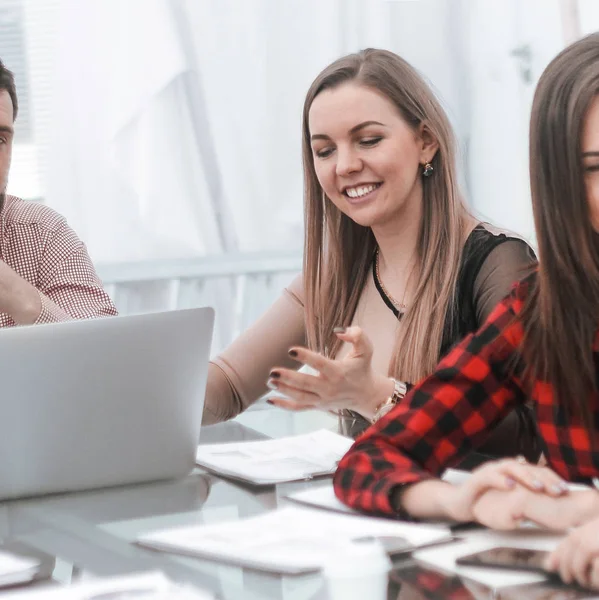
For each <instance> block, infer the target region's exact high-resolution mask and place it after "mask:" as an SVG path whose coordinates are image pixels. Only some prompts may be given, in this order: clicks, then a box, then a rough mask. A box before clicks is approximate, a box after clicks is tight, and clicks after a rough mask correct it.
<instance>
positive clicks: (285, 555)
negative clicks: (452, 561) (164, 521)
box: [138, 506, 452, 574]
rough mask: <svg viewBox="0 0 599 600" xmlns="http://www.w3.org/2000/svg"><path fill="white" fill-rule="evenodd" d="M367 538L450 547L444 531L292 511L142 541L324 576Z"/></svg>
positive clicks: (159, 533)
mask: <svg viewBox="0 0 599 600" xmlns="http://www.w3.org/2000/svg"><path fill="white" fill-rule="evenodd" d="M363 537H377V538H385V540H386V541H388V540H389V538H390V537H395V538H398V539H400V541H401V542H405V544H406V545H411V546H413V547H422V546H426V545H430V544H435V543H441V542H444V541H450V540H451V539H452V538H451V535H450V533H449V530H448V529H447V528H446V527H443V526H432V525H431V526H429V525H423V524H418V525H417V524H414V523H401V522H396V521H390V520H388V519H377V518H374V517H359V516H355V515H343V514H334V513H331V512H326V511H320V510H313V509H310V508H303V507H295V506H289V507H286V508H283V509H279V510H275V511H272V512H268V513H266V514H264V515H260V516H257V517H251V518H248V519H244V520H240V521H234V522H227V523H222V524H217V525H199V526H193V527H182V528H177V529H168V530H163V531H156V532H152V533H149V534H146V535H143V536H142V537H140V538H138V543H139V544H141V545H143V546H146V547H149V548H153V549H155V550H166V551H172V552H175V553H179V554H186V555H191V556H199V557H203V558H208V559H215V560H222V561H225V562H230V563H234V564H238V565H242V566H246V567H250V568H255V569H260V570H265V571H274V572H277V573H289V574H293V573H304V572H309V571H317V570H319V569H320V568H321V567H322V565H323V564H324V561H325V560H326V558H327V557H329V556H330V555H331V554H334V553H335V552H339V551H340V549H342V548H343V547H344V546H346V545H347V544H348V543H349V542H350V541H351V540H354V539H358V538H363Z"/></svg>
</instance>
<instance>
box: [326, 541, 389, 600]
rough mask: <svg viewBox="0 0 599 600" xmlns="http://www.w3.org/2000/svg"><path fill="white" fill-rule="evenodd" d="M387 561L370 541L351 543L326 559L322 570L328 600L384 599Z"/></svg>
mask: <svg viewBox="0 0 599 600" xmlns="http://www.w3.org/2000/svg"><path fill="white" fill-rule="evenodd" d="M390 570H391V561H390V560H389V557H388V556H387V553H386V552H385V550H384V548H383V546H382V544H381V543H380V542H379V541H378V540H376V539H374V538H371V539H365V540H363V541H362V540H361V541H352V542H349V543H348V544H347V545H345V546H343V548H342V549H340V550H339V552H336V553H335V555H334V556H330V557H329V558H328V559H327V560H326V561H325V564H324V566H323V569H322V574H323V577H324V579H325V583H326V589H327V599H328V600H354V599H355V600H358V599H359V600H364V599H366V598H367V599H368V600H387V587H388V578H389V571H390Z"/></svg>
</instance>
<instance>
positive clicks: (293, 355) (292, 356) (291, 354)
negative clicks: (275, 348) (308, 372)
mask: <svg viewBox="0 0 599 600" xmlns="http://www.w3.org/2000/svg"><path fill="white" fill-rule="evenodd" d="M289 356H291V358H297V350H294V349H293V348H291V350H289Z"/></svg>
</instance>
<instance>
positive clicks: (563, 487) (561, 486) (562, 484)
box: [559, 481, 570, 492]
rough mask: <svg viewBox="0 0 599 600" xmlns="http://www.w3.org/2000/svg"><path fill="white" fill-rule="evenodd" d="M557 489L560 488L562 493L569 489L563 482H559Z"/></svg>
mask: <svg viewBox="0 0 599 600" xmlns="http://www.w3.org/2000/svg"><path fill="white" fill-rule="evenodd" d="M559 487H560V488H561V490H562V491H563V492H567V491H568V490H569V489H570V488H569V487H568V484H567V483H566V482H565V481H560V482H559Z"/></svg>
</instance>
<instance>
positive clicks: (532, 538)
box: [414, 528, 563, 589]
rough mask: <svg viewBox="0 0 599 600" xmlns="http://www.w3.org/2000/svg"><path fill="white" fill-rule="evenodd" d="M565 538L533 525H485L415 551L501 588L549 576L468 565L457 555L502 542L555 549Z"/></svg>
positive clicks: (420, 557)
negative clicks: (460, 562) (499, 528)
mask: <svg viewBox="0 0 599 600" xmlns="http://www.w3.org/2000/svg"><path fill="white" fill-rule="evenodd" d="M562 539H563V536H562V535H559V534H555V533H551V532H545V531H542V530H540V529H533V528H523V529H519V530H517V531H508V532H504V531H492V530H490V529H484V530H477V531H471V532H469V533H468V534H467V535H466V536H465V540H464V541H462V542H456V543H454V544H448V545H446V546H443V547H439V548H428V549H425V550H420V551H418V552H415V553H414V558H416V559H418V560H422V561H424V562H426V563H428V564H430V565H432V566H433V567H437V568H440V569H443V570H444V571H450V572H452V573H457V574H459V575H463V576H464V577H468V578H469V579H472V580H474V581H478V582H479V583H482V584H483V585H486V586H488V587H491V588H494V589H499V588H503V587H508V586H512V585H523V584H527V583H536V582H538V581H544V580H545V579H546V577H545V576H544V575H543V574H539V573H527V572H525V571H514V570H513V569H496V568H491V569H485V568H481V567H466V566H462V565H457V564H456V562H455V561H456V559H457V558H459V557H460V556H466V555H468V554H473V553H475V552H482V551H483V550H488V549H489V548H495V547H501V546H508V547H514V548H530V549H534V550H553V549H554V548H555V547H556V546H557V544H558V543H559V542H560V540H562Z"/></svg>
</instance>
